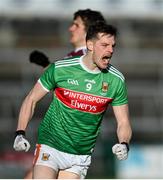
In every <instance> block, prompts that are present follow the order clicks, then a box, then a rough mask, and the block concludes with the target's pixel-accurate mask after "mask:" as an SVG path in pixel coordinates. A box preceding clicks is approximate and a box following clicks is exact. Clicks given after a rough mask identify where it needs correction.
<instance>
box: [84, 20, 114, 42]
mask: <svg viewBox="0 0 163 180" xmlns="http://www.w3.org/2000/svg"><path fill="white" fill-rule="evenodd" d="M98 33H104V34H110V35H112V36H115V37H116V35H117V28H116V27H114V26H113V25H110V24H106V23H105V22H103V21H99V22H96V23H95V24H92V25H91V26H90V27H89V28H88V31H87V35H86V41H88V40H90V39H94V38H97V35H98Z"/></svg>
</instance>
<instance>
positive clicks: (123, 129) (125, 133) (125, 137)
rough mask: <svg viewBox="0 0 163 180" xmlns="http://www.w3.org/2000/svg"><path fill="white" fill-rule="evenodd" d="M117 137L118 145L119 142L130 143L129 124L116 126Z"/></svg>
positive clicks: (130, 131) (130, 132)
mask: <svg viewBox="0 0 163 180" xmlns="http://www.w3.org/2000/svg"><path fill="white" fill-rule="evenodd" d="M117 136H118V140H119V143H121V142H127V143H129V142H130V139H131V136H132V130H131V126H130V124H129V122H126V123H124V124H121V125H118V128H117Z"/></svg>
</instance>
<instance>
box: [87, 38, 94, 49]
mask: <svg viewBox="0 0 163 180" xmlns="http://www.w3.org/2000/svg"><path fill="white" fill-rule="evenodd" d="M86 44H87V49H88V50H90V51H92V50H93V41H91V40H88V41H87V42H86Z"/></svg>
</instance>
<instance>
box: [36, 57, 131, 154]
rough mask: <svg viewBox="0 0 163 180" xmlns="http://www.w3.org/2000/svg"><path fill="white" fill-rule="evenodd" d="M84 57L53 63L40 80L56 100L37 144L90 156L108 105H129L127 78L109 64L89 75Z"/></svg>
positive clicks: (42, 124)
mask: <svg viewBox="0 0 163 180" xmlns="http://www.w3.org/2000/svg"><path fill="white" fill-rule="evenodd" d="M82 58H83V56H81V57H73V58H68V59H65V60H60V61H57V62H55V63H53V64H51V65H50V66H49V67H48V69H47V70H46V71H45V72H44V73H43V74H42V76H41V77H40V79H39V82H40V84H41V85H42V86H43V88H44V89H46V90H48V91H53V93H54V97H53V100H52V102H51V104H50V107H49V109H48V110H47V112H46V114H45V116H44V118H43V120H42V121H41V123H40V126H39V131H38V143H39V144H46V145H49V146H51V147H54V148H56V149H58V150H60V151H63V152H67V153H71V154H81V155H86V154H91V153H92V150H93V148H94V146H95V142H96V139H97V136H98V134H99V131H100V125H101V122H102V118H103V115H104V113H105V111H106V109H107V106H108V104H111V105H112V106H117V105H122V104H126V103H128V99H127V92H126V85H125V79H124V76H123V75H122V73H120V72H119V71H118V70H117V69H116V68H115V67H113V66H112V65H109V66H108V68H107V69H106V70H105V71H103V72H101V71H100V72H97V73H94V72H92V73H91V72H90V71H89V72H88V71H87V70H86V69H85V68H83V67H84V65H83V63H82Z"/></svg>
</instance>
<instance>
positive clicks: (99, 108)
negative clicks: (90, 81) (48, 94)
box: [55, 88, 112, 113]
mask: <svg viewBox="0 0 163 180" xmlns="http://www.w3.org/2000/svg"><path fill="white" fill-rule="evenodd" d="M55 94H56V96H57V98H58V99H59V100H60V101H61V102H63V103H64V104H65V105H67V106H68V107H70V108H73V109H78V110H80V111H85V112H91V113H101V112H103V111H105V110H106V108H107V105H108V103H109V102H111V101H112V99H111V98H106V97H102V96H94V95H91V94H86V93H83V92H76V91H71V90H69V89H64V88H56V89H55Z"/></svg>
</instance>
